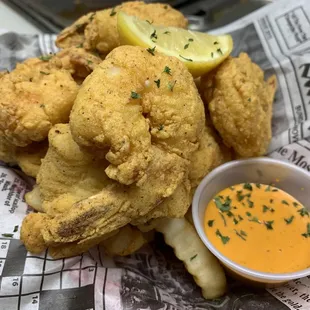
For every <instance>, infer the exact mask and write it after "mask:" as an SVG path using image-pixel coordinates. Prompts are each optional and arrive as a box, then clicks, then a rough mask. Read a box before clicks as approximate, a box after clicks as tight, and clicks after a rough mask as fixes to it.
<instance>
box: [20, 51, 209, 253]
mask: <svg viewBox="0 0 310 310" xmlns="http://www.w3.org/2000/svg"><path fill="white" fill-rule="evenodd" d="M165 66H167V67H169V69H170V72H169V73H170V74H168V73H167V72H165ZM166 71H167V70H166ZM158 80H160V85H159V84H158V83H157V82H155V81H158ZM123 81H126V83H124V84H122V82H123ZM175 81H177V82H175ZM119 85H122V87H121V88H120V87H119ZM172 85H173V87H172ZM204 123H205V116H204V107H203V103H202V101H201V98H200V96H199V95H198V91H197V88H196V86H195V83H194V81H193V78H192V76H191V75H190V73H189V72H188V71H187V69H186V68H185V66H184V65H183V63H182V62H180V61H179V60H178V59H176V58H172V57H171V58H170V57H168V56H164V55H159V54H157V53H154V55H153V54H151V53H149V52H148V51H146V50H145V49H143V48H141V47H133V46H127V47H125V46H124V47H118V48H117V49H115V50H114V51H113V52H112V53H111V54H110V55H109V56H108V57H107V59H106V60H104V61H103V62H102V63H101V64H100V65H99V67H97V68H96V69H95V71H94V72H93V74H92V75H91V76H89V77H88V78H87V79H86V80H85V82H84V83H83V85H82V87H81V89H80V90H79V94H78V96H77V98H76V100H75V104H74V108H73V110H72V113H71V116H70V124H69V125H68V124H59V125H56V126H54V127H53V128H52V129H51V130H50V132H49V149H48V152H47V155H46V156H45V158H44V159H43V160H42V165H41V167H40V170H39V174H38V178H37V184H38V185H37V187H36V188H35V190H34V191H33V192H32V193H30V194H27V196H26V200H27V202H28V203H29V204H30V205H34V207H35V208H36V209H37V210H43V211H44V212H45V213H46V216H47V217H48V218H47V219H46V220H45V221H44V223H45V226H44V227H41V236H42V238H43V239H40V238H38V240H40V242H41V241H42V240H43V242H41V245H40V248H41V247H42V246H45V247H51V249H52V252H53V253H55V255H57V257H58V256H59V255H62V254H61V253H63V254H64V255H67V256H68V253H73V252H74V253H75V254H76V251H78V252H79V253H81V252H84V251H86V250H87V249H88V248H89V247H91V246H93V245H95V244H98V243H100V242H101V241H102V240H103V239H105V238H106V236H108V235H110V234H111V233H113V232H115V231H116V230H118V229H121V228H122V227H124V226H125V225H128V224H130V223H137V224H138V223H145V221H147V220H148V219H150V218H152V217H153V218H158V217H159V218H161V217H166V216H174V217H182V216H184V214H185V213H186V212H187V210H188V207H189V205H190V198H189V197H190V183H189V179H188V170H189V165H190V160H189V158H190V157H191V154H192V153H193V152H194V151H196V150H197V149H198V147H199V137H200V135H202V133H203V129H204ZM181 200H182V201H181ZM26 223H27V222H26ZM29 230H31V227H29V229H28V228H27V229H26V228H25V229H24V232H25V233H24V234H23V235H22V240H23V242H24V243H25V245H26V247H27V248H28V250H29V251H32V244H29V243H28V239H30V240H32V239H33V238H34V237H33V236H31V231H30V232H29ZM139 244H140V243H139ZM129 248H131V247H129ZM77 249H78V250H77Z"/></svg>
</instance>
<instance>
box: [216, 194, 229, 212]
mask: <svg viewBox="0 0 310 310" xmlns="http://www.w3.org/2000/svg"><path fill="white" fill-rule="evenodd" d="M213 201H214V203H215V205H216V207H217V208H218V209H219V210H220V211H221V212H227V211H230V209H231V206H230V204H231V199H230V198H229V196H227V197H226V200H225V201H224V203H222V202H221V198H220V197H218V196H217V197H214V199H213Z"/></svg>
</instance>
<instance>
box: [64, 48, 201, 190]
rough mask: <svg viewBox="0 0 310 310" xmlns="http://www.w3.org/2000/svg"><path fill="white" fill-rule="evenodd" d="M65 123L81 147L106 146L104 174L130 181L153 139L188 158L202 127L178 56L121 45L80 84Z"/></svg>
mask: <svg viewBox="0 0 310 310" xmlns="http://www.w3.org/2000/svg"><path fill="white" fill-rule="evenodd" d="M165 67H168V68H169V69H170V74H168V73H166V72H165V71H164V69H165ZM158 81H159V82H158ZM159 83H160V85H159ZM102 85H104V87H103V86H102ZM70 128H71V131H72V135H73V138H74V140H75V141H76V142H77V143H78V144H79V145H80V146H84V147H87V148H90V149H93V148H96V149H102V150H106V151H107V154H106V159H107V160H108V161H109V163H110V165H109V166H108V167H107V169H106V174H107V175H108V177H109V178H111V179H114V180H117V181H118V182H120V183H123V184H126V185H129V184H132V183H133V182H135V181H137V180H139V179H141V178H142V177H143V175H144V173H145V171H146V169H147V167H148V165H149V162H150V160H151V156H150V150H151V148H150V146H151V145H152V144H156V145H158V146H160V147H161V148H162V149H164V150H166V151H167V152H171V153H174V154H177V155H178V156H181V157H182V158H184V159H189V158H190V155H191V154H192V153H193V152H194V151H195V150H197V148H198V146H199V143H198V137H199V136H200V135H201V133H202V131H203V128H204V107H203V104H202V101H201V98H200V96H199V94H198V91H197V88H196V86H195V83H194V81H193V78H192V76H191V74H190V73H189V72H188V70H187V68H186V67H185V65H184V64H183V63H182V62H181V61H179V60H178V59H177V58H174V57H169V56H165V55H162V54H159V53H156V52H155V53H154V55H153V54H152V53H150V52H148V51H147V50H146V49H145V48H142V47H135V46H120V47H118V48H116V49H114V50H113V51H112V52H111V53H110V54H109V55H108V57H107V58H106V59H105V60H104V61H103V62H102V63H101V64H100V65H99V67H98V68H97V69H96V70H95V71H94V72H93V74H92V75H91V76H89V78H87V80H86V81H85V82H84V83H83V85H82V88H81V90H80V91H79V93H78V96H77V98H76V100H75V104H74V107H73V109H72V112H71V116H70Z"/></svg>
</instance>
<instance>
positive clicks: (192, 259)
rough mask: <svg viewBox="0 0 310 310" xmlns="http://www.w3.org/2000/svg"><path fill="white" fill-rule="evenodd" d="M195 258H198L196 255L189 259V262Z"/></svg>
mask: <svg viewBox="0 0 310 310" xmlns="http://www.w3.org/2000/svg"><path fill="white" fill-rule="evenodd" d="M197 256H198V254H196V255H194V256H192V257H191V258H190V261H192V260H193V259H195V258H196V257H197Z"/></svg>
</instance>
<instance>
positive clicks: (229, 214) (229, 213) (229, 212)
mask: <svg viewBox="0 0 310 310" xmlns="http://www.w3.org/2000/svg"><path fill="white" fill-rule="evenodd" d="M226 214H227V216H228V217H233V216H234V214H233V213H232V212H231V211H228V212H226Z"/></svg>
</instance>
